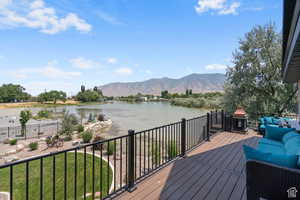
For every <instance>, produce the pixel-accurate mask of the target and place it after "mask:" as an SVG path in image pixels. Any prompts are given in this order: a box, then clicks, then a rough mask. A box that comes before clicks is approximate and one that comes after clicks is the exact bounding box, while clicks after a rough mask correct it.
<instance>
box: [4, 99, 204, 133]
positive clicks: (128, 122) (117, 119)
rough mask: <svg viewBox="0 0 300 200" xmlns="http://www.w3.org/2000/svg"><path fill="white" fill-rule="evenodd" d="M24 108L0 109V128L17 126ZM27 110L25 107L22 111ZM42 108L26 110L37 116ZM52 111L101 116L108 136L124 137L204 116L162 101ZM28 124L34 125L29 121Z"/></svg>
mask: <svg viewBox="0 0 300 200" xmlns="http://www.w3.org/2000/svg"><path fill="white" fill-rule="evenodd" d="M23 109H24V108H10V109H1V110H0V126H8V125H9V124H8V120H9V119H15V123H16V124H17V123H18V119H17V118H18V116H19V113H20V111H21V110H23ZM26 109H28V108H26ZM41 109H42V108H30V110H31V111H32V112H33V113H37V112H38V111H39V110H41ZM48 109H51V110H53V111H54V112H58V113H59V112H62V111H63V110H64V109H65V110H66V111H68V112H69V113H73V114H76V115H77V116H78V118H83V119H84V120H86V119H87V118H88V117H89V115H90V113H92V114H93V115H98V114H100V113H102V114H104V115H105V116H106V117H107V118H110V119H111V120H112V121H113V127H112V129H111V130H110V131H109V133H108V134H109V135H111V136H118V135H124V134H127V131H128V129H134V130H136V131H139V130H144V129H149V128H153V127H156V126H160V125H165V124H168V123H173V122H177V121H180V120H181V118H183V117H184V118H187V119H188V118H193V117H196V116H200V115H203V114H205V113H206V112H207V111H206V110H202V109H196V108H185V107H178V106H172V105H170V104H169V103H166V102H155V103H152V102H151V103H150V102H149V103H148V102H145V103H136V104H130V103H125V102H113V103H108V104H95V105H82V106H63V107H54V108H48ZM32 123H34V122H33V121H32Z"/></svg>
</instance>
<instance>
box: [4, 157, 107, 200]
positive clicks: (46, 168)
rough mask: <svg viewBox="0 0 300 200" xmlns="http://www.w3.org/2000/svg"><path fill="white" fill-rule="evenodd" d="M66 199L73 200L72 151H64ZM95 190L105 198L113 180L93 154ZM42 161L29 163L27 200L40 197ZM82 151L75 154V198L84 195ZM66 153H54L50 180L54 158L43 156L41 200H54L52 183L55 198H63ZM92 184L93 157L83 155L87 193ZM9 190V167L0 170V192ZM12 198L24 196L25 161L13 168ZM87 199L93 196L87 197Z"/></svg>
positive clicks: (73, 168) (81, 197) (73, 164)
mask: <svg viewBox="0 0 300 200" xmlns="http://www.w3.org/2000/svg"><path fill="white" fill-rule="evenodd" d="M66 155H67V173H66V174H67V181H66V186H67V199H75V153H74V152H70V153H67V154H66ZM101 161H102V168H101ZM94 163H95V168H94V169H95V171H94V173H95V176H94V183H95V193H96V192H101V193H102V197H105V196H106V195H107V193H108V191H109V187H110V184H111V182H112V170H111V168H110V167H109V165H108V163H107V162H106V161H104V160H102V159H100V158H98V157H96V156H95V162H94ZM40 166H41V161H40V160H35V161H31V162H29V175H28V177H29V184H28V193H29V198H28V199H40V191H41V179H40V177H41V176H40V173H41V167H40ZM84 174H85V173H84V154H83V153H79V152H78V153H77V187H76V188H77V192H76V193H77V194H76V196H77V199H83V195H84ZM64 177H65V154H64V153H63V154H59V155H56V156H55V182H53V157H52V156H50V157H46V158H44V159H43V199H45V200H47V199H53V188H54V187H53V186H55V199H59V200H60V199H64V186H65V180H64ZM92 186H93V156H92V155H90V154H86V193H92V191H93V190H92V188H93V187H92ZM9 190H10V169H9V168H4V169H0V191H1V192H9ZM13 199H17V200H19V199H26V164H25V163H24V164H23V163H22V164H19V165H15V166H14V167H13ZM87 199H92V197H91V196H90V197H89V198H87Z"/></svg>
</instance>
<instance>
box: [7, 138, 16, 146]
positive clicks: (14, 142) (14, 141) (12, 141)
mask: <svg viewBox="0 0 300 200" xmlns="http://www.w3.org/2000/svg"><path fill="white" fill-rule="evenodd" d="M17 142H18V140H17V139H11V140H9V144H10V145H16V144H17Z"/></svg>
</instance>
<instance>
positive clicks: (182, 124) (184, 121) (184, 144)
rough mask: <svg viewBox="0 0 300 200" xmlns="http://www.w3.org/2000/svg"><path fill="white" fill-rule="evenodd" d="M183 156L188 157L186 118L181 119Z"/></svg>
mask: <svg viewBox="0 0 300 200" xmlns="http://www.w3.org/2000/svg"><path fill="white" fill-rule="evenodd" d="M181 157H183V158H185V157H186V119H185V118H182V119H181Z"/></svg>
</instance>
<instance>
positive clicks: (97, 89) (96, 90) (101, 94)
mask: <svg viewBox="0 0 300 200" xmlns="http://www.w3.org/2000/svg"><path fill="white" fill-rule="evenodd" d="M93 90H94V91H95V92H97V93H98V94H99V95H100V96H103V93H102V90H101V89H100V88H99V87H97V86H95V87H94V89H93Z"/></svg>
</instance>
